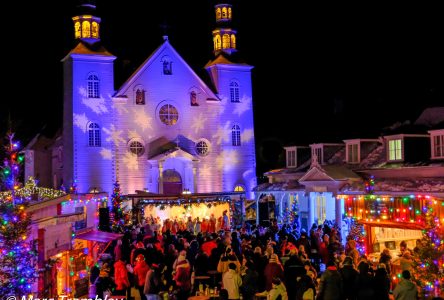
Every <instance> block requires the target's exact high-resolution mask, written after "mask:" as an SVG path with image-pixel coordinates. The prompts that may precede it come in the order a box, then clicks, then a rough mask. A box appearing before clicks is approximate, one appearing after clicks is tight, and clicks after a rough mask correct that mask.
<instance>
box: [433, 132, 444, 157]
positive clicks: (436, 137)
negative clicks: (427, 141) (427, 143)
mask: <svg viewBox="0 0 444 300" xmlns="http://www.w3.org/2000/svg"><path fill="white" fill-rule="evenodd" d="M430 133H431V141H432V159H443V158H444V130H438V131H430Z"/></svg>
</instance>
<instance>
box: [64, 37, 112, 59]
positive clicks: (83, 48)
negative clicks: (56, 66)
mask: <svg viewBox="0 0 444 300" xmlns="http://www.w3.org/2000/svg"><path fill="white" fill-rule="evenodd" d="M71 54H86V55H98V54H99V55H103V56H114V55H112V54H111V53H110V52H108V50H106V49H105V47H103V45H102V44H101V43H100V42H98V43H94V44H89V43H85V42H83V41H80V42H79V43H78V44H77V45H76V46H75V47H74V48H73V49H72V50H71V51H70V52H69V53H68V54H67V55H66V56H65V58H64V60H65V59H66V58H67V57H68V56H70V55H71Z"/></svg>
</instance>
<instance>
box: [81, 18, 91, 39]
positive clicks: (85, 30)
mask: <svg viewBox="0 0 444 300" xmlns="http://www.w3.org/2000/svg"><path fill="white" fill-rule="evenodd" d="M90 27H91V25H90V24H89V21H83V22H82V38H89V37H91V31H90Z"/></svg>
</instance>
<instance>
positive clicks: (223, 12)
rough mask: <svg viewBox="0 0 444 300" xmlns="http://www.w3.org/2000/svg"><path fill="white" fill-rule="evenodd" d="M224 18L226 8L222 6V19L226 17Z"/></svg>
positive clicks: (225, 16)
mask: <svg viewBox="0 0 444 300" xmlns="http://www.w3.org/2000/svg"><path fill="white" fill-rule="evenodd" d="M226 18H227V8H226V7H222V19H226Z"/></svg>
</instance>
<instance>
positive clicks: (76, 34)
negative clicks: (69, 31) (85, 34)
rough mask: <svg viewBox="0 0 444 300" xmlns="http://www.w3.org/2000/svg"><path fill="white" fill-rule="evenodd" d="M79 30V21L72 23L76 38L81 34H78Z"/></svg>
mask: <svg viewBox="0 0 444 300" xmlns="http://www.w3.org/2000/svg"><path fill="white" fill-rule="evenodd" d="M80 33H81V31H80V22H76V23H75V24H74V36H75V38H76V39H80V37H81V35H80Z"/></svg>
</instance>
